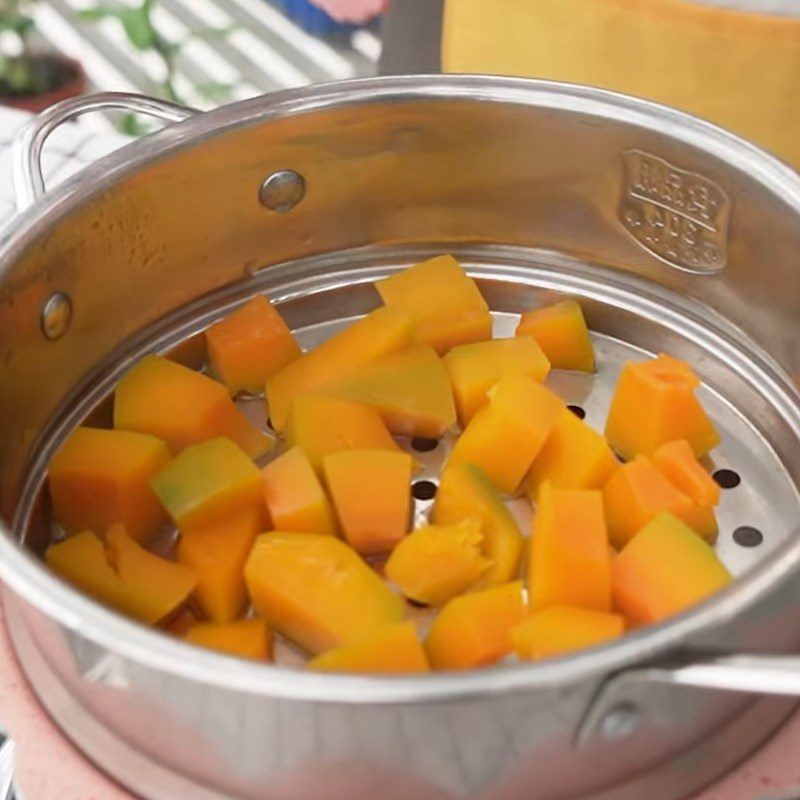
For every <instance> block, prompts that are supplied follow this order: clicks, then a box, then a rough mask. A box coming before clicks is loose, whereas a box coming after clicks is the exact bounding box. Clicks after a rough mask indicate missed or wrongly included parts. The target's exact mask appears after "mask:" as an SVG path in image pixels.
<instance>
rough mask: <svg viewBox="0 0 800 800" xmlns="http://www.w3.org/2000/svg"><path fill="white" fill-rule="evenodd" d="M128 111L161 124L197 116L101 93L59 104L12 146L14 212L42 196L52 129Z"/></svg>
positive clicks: (150, 101)
mask: <svg viewBox="0 0 800 800" xmlns="http://www.w3.org/2000/svg"><path fill="white" fill-rule="evenodd" d="M111 109H113V110H120V111H129V112H132V113H136V114H145V115H146V116H149V117H155V118H156V119H160V120H164V122H169V123H173V122H182V121H183V120H185V119H188V118H189V117H191V116H194V114H196V113H197V112H196V111H194V110H192V109H190V108H186V107H184V106H179V105H176V104H175V103H168V102H166V101H165V100H156V99H154V98H152V97H145V96H144V95H138V94H125V93H122V92H104V93H102V94H93V95H85V96H83V97H74V98H70V99H69V100H63V101H62V102H60V103H56V104H55V105H54V106H51V107H50V108H48V109H46V110H45V111H43V112H42V113H41V114H38V115H37V116H35V117H34V118H33V119H32V120H31V121H30V122H29V123H28V124H27V125H26V126H25V127H24V128H23V129H22V131H21V133H20V134H19V135H18V136H17V138H16V141H15V142H14V151H13V176H14V193H15V195H16V200H17V210H18V211H24V210H25V209H26V208H28V207H29V206H32V205H33V204H34V203H35V202H36V201H37V200H38V199H39V198H40V197H41V196H42V195H43V194H44V193H45V186H44V177H43V175H42V148H43V147H44V144H45V142H46V141H47V139H48V137H49V136H50V134H51V133H53V131H54V130H56V128H58V127H59V126H60V125H63V124H64V123H65V122H69V121H70V120H72V119H75V117H79V116H82V115H83V114H88V113H89V112H90V111H105V110H111Z"/></svg>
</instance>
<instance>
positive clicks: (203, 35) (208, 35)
mask: <svg viewBox="0 0 800 800" xmlns="http://www.w3.org/2000/svg"><path fill="white" fill-rule="evenodd" d="M241 28H242V26H241V25H228V26H226V27H224V28H195V29H194V30H192V31H189V35H188V36H187V37H186V38H187V40H188V39H224V38H225V37H226V36H230V34H232V33H235V32H236V31H238V30H241Z"/></svg>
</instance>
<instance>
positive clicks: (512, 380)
mask: <svg viewBox="0 0 800 800" xmlns="http://www.w3.org/2000/svg"><path fill="white" fill-rule="evenodd" d="M562 408H564V403H563V401H562V400H561V399H560V398H559V397H558V396H557V395H555V394H553V392H551V391H550V390H549V389H546V388H545V387H544V386H542V385H541V384H540V383H537V382H536V381H534V380H531V378H529V377H527V376H526V375H522V374H520V373H517V372H515V373H511V374H509V375H506V376H505V377H504V378H502V379H501V380H500V381H498V382H497V383H496V384H495V385H494V386H493V387H492V388H491V389H490V390H489V402H488V403H487V404H486V405H484V406H483V407H481V408H480V409H479V410H478V412H477V413H476V414H475V416H473V418H472V419H471V420H470V422H469V424H468V425H467V427H466V429H465V430H464V433H462V434H461V437H460V438H459V439H458V441H457V442H456V443H455V446H454V447H453V451H452V453H451V454H450V458H449V460H448V462H447V463H448V465H452V466H455V465H458V464H473V465H475V466H477V467H480V468H481V469H482V470H483V472H484V473H485V474H486V476H487V477H488V478H489V480H490V481H491V482H492V483H493V484H494V485H495V486H496V487H497V488H498V489H499V490H500V491H501V492H505V493H506V494H513V493H514V492H515V491H516V489H517V487H518V486H519V484H520V482H521V481H522V479H523V478H524V477H525V474H526V473H527V472H528V470H529V469H530V467H531V464H532V463H533V461H534V459H535V458H536V456H537V455H538V454H539V451H540V450H541V448H542V445H543V444H544V443H545V441H546V440H547V437H548V436H549V435H550V432H551V431H552V430H553V428H554V427H555V424H556V421H557V420H558V417H559V414H560V413H561V409H562Z"/></svg>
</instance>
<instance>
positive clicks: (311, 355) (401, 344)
mask: <svg viewBox="0 0 800 800" xmlns="http://www.w3.org/2000/svg"><path fill="white" fill-rule="evenodd" d="M410 344H411V320H410V319H409V318H408V316H407V315H406V314H403V313H402V312H400V311H395V310H393V309H390V308H377V309H375V311H372V312H371V313H369V314H367V316H366V317H363V318H362V319H359V320H357V321H356V322H354V323H353V324H352V325H349V326H348V327H347V328H345V329H344V330H343V331H340V332H339V333H337V334H335V335H334V336H332V337H331V338H330V339H328V340H327V341H325V342H323V343H322V344H321V345H319V346H318V347H316V348H314V349H313V350H311V351H309V352H307V353H304V354H303V355H302V356H300V358H298V359H296V360H294V361H292V362H291V363H290V364H288V365H287V366H285V367H284V368H283V369H282V370H280V371H279V372H277V373H275V374H274V375H272V376H271V377H269V378H268V379H267V383H266V395H267V401H268V403H269V415H270V419H271V420H272V425H273V427H274V428H275V430H276V431H279V432H280V433H283V430H284V428H285V427H286V422H287V419H288V417H289V411H290V409H291V407H292V402H293V400H294V399H295V397H297V396H298V395H303V394H313V393H315V392H319V391H320V390H322V389H325V388H327V387H328V386H331V385H333V384H335V383H338V382H339V381H341V380H342V379H343V378H344V377H345V376H347V375H350V374H352V373H353V372H356V371H357V370H358V369H360V368H361V367H364V366H366V365H367V364H371V363H372V362H373V361H377V360H378V359H379V358H383V357H384V356H387V355H389V354H390V353H395V352H397V351H398V350H402V349H403V348H405V347H408V346H409V345H410Z"/></svg>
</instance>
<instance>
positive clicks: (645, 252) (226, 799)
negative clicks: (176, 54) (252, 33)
mask: <svg viewBox="0 0 800 800" xmlns="http://www.w3.org/2000/svg"><path fill="white" fill-rule="evenodd" d="M102 107H122V108H126V109H129V110H138V111H146V112H149V113H153V114H155V115H156V116H160V117H162V118H165V119H167V120H169V121H171V122H173V123H174V124H172V125H169V126H168V127H166V128H165V129H164V130H162V131H161V132H159V133H156V134H153V135H152V136H149V137H147V138H146V139H143V140H141V141H138V142H136V143H134V144H131V145H129V146H127V147H125V148H123V149H122V150H120V151H118V152H117V153H114V154H112V155H110V156H108V157H106V158H104V159H102V160H101V161H99V162H97V163H96V164H95V165H93V166H91V167H89V168H88V169H86V170H85V171H83V172H82V173H80V174H79V175H76V176H75V177H74V178H72V179H71V180H70V181H69V182H68V183H66V184H65V185H63V186H61V187H59V188H58V189H56V190H54V191H52V192H49V193H47V194H44V193H43V189H44V187H43V184H42V180H41V170H40V167H39V157H40V155H41V149H42V145H43V143H44V140H45V139H46V138H47V135H48V134H49V133H50V132H51V131H52V130H53V129H54V128H55V127H57V125H58V124H60V123H62V122H63V121H65V120H66V119H68V118H70V117H72V116H75V115H77V114H80V113H84V112H86V111H89V110H93V109H96V108H102ZM15 168H16V185H17V189H18V192H19V198H20V205H21V207H22V209H23V212H24V213H23V214H22V215H21V216H20V217H19V218H18V219H17V220H16V221H15V223H14V225H13V227H12V228H9V229H7V230H6V231H5V234H4V236H3V239H2V242H0V364H2V375H3V380H2V383H0V440H2V441H3V443H4V445H3V448H2V450H1V451H0V504H1V505H0V511H1V512H2V520H3V530H2V533H1V534H0V577H2V579H3V581H5V584H4V587H3V590H2V591H3V600H4V603H5V608H6V618H7V620H8V625H9V628H10V632H11V635H12V639H13V643H14V646H15V649H16V652H17V654H18V656H19V659H20V662H21V664H22V666H23V668H24V670H25V672H26V674H27V676H28V678H29V680H30V682H31V684H32V685H33V687H34V689H35V690H36V692H37V694H38V696H39V697H40V699H41V701H42V703H43V704H44V706H45V707H46V708H47V709H48V711H49V712H50V713H51V714H52V716H53V717H54V718H55V719H56V721H57V722H58V723H59V724H60V725H61V727H62V728H63V730H64V731H65V733H66V734H67V735H68V736H69V737H70V738H71V739H72V740H73V741H74V742H75V743H76V744H77V745H78V746H79V747H80V748H81V749H82V750H83V751H84V752H86V753H87V754H88V755H89V756H90V757H91V758H93V759H94V760H95V761H96V762H97V763H98V764H99V765H100V766H101V767H103V768H104V769H105V770H107V771H108V772H109V773H110V774H111V775H113V776H114V777H115V778H117V779H118V780H120V781H121V782H122V783H124V784H125V785H127V786H128V787H130V788H131V789H132V790H134V791H135V792H137V793H138V794H139V795H141V796H142V797H145V798H149V799H150V800H184V799H185V798H192V800H295V799H299V798H302V799H303V800H306V799H307V798H311V797H313V798H315V800H320V799H323V800H345V799H346V800H371V798H374V797H376V796H379V795H380V796H381V797H382V798H384V800H410V799H411V798H414V800H439V799H440V798H461V797H480V798H484V799H485V800H490V799H491V800H523V798H525V800H531V798H536V800H567V798H585V799H586V800H589V798H591V800H612V798H613V800H628V799H629V798H630V800H633V799H634V798H636V800H639V799H640V798H642V797H647V798H649V800H677V798H680V797H684V796H686V795H687V794H689V793H690V792H691V791H693V790H694V789H696V788H698V787H700V786H701V785H703V784H705V783H707V782H708V781H710V780H712V779H713V778H715V777H717V776H718V775H720V774H721V773H723V772H724V771H726V770H727V769H729V768H730V767H731V766H732V765H733V764H735V763H736V762H737V761H738V760H740V759H741V758H742V757H744V755H745V754H747V753H748V752H749V751H750V750H752V749H753V748H754V747H756V746H757V745H758V744H759V743H760V742H762V741H763V740H764V738H765V737H766V736H768V735H769V734H770V733H771V732H772V731H773V730H774V729H775V728H776V727H777V726H778V725H779V724H780V722H781V721H782V720H783V719H784V718H785V716H786V715H787V714H788V713H789V712H790V711H791V710H792V708H793V707H794V704H795V702H796V701H795V700H794V699H792V698H793V697H796V696H797V695H798V694H800V659H798V657H796V656H794V655H791V654H792V653H794V652H795V651H796V650H797V648H798V645H800V624H798V623H800V620H799V619H798V611H797V608H796V600H795V598H796V597H797V593H798V590H800V530H798V528H800V525H798V520H800V514H799V513H798V508H800V493H799V492H798V487H799V486H800V446H799V445H800V442H798V440H799V439H800V395H799V394H798V391H797V387H796V383H795V380H796V378H797V376H798V375H800V346H798V332H797V331H798V327H797V323H798V320H800V266H798V257H797V254H798V252H800V177H798V176H797V175H796V174H795V173H794V172H793V171H791V170H790V169H788V168H787V167H785V166H783V165H782V164H781V163H779V162H778V161H776V160H775V159H773V158H772V157H770V156H768V155H766V154H765V153H763V152H761V151H760V150H758V149H757V148H756V147H754V146H752V145H750V144H748V143H747V142H745V141H742V140H740V139H738V138H736V137H734V136H732V135H731V134H728V133H726V132H724V131H722V130H720V129H718V128H715V127H713V126H711V125H709V124H706V123H704V122H701V121H698V120H696V119H694V118H691V117H689V116H686V115H684V114H681V113H679V112H676V111H672V110H669V109H667V108H663V107H660V106H657V105H653V104H650V103H647V102H643V101H638V100H632V99H629V98H626V97H624V96H621V95H616V94H612V93H608V92H603V91H599V90H593V89H587V88H581V87H576V86H569V85H563V84H550V83H544V82H534V81H524V80H514V79H500V78H482V77H469V76H459V77H455V76H444V77H443V76H437V77H432V76H429V77H414V78H391V79H375V80H367V81H357V82H350V83H343V84H334V85H330V86H322V87H320V86H317V87H311V88H305V89H301V90H297V91H290V92H285V93H281V94H276V95H272V96H270V97H266V98H261V99H257V100H252V101H247V102H244V103H239V104H236V105H233V106H228V107H225V108H221V109H218V110H217V111H213V112H210V113H207V114H194V113H192V112H190V111H188V110H186V109H180V108H177V107H174V106H169V105H166V104H163V103H161V102H158V101H153V100H147V99H144V98H135V97H130V96H122V95H101V96H97V97H94V98H91V97H90V98H81V99H78V100H72V101H67V102H66V103H64V104H61V105H59V106H56V107H55V108H54V109H52V110H50V111H48V112H45V113H44V114H43V115H42V116H40V117H39V118H37V119H36V120H34V121H33V122H32V123H31V124H30V126H29V127H28V129H27V130H26V132H25V133H24V134H23V136H22V138H21V140H20V142H19V146H18V150H17V154H16V165H15ZM443 250H444V251H449V252H453V253H455V254H456V255H457V256H458V257H459V258H461V260H462V261H463V263H464V264H465V265H466V266H467V268H468V269H469V270H470V272H471V273H472V274H473V275H475V277H476V278H477V279H478V281H479V284H480V286H481V289H482V291H483V292H484V294H485V296H486V298H487V300H488V302H489V305H490V306H491V308H492V310H493V312H494V314H495V318H496V325H497V329H498V331H500V332H504V331H509V330H511V326H513V323H514V320H515V319H516V315H517V314H518V313H519V312H520V311H521V310H523V309H524V308H526V307H530V306H531V305H532V304H534V303H536V302H539V301H541V300H545V299H549V298H551V297H554V296H558V295H560V294H565V295H570V296H575V297H579V298H580V299H581V301H582V302H583V304H584V306H585V308H586V311H587V316H588V318H589V321H590V325H591V327H592V329H593V331H594V332H595V340H596V345H597V350H598V353H599V361H600V371H599V374H598V376H597V378H596V385H595V386H594V387H593V390H592V393H591V396H589V394H588V390H589V388H590V387H589V386H588V385H586V383H585V382H584V383H582V382H581V381H580V380H578V379H573V378H565V379H564V381H563V383H562V385H561V386H560V387H559V388H560V390H561V391H562V393H563V394H564V395H565V396H566V397H568V399H569V400H570V402H580V403H583V404H584V405H585V406H586V410H587V413H588V415H589V419H590V420H593V421H595V422H596V423H599V422H600V420H601V416H600V415H601V413H602V408H603V406H604V405H605V404H606V403H607V399H608V394H609V393H610V391H611V390H612V388H613V384H614V381H615V378H616V374H617V371H618V369H619V367H620V365H621V363H622V362H623V361H624V360H625V359H627V358H631V357H636V356H637V355H641V354H642V353H645V352H658V351H660V350H667V351H669V352H672V353H673V354H675V355H678V356H682V357H686V358H688V359H690V360H691V361H692V363H693V364H694V365H696V367H697V369H698V371H699V373H700V374H701V376H702V378H703V381H704V385H703V388H702V392H703V395H704V401H705V402H706V403H708V404H709V407H710V408H711V409H712V413H713V415H714V417H715V419H716V420H718V421H719V424H720V427H721V428H722V432H723V436H724V440H725V441H724V443H723V445H722V447H721V448H720V449H719V452H718V453H717V454H715V467H726V468H729V469H732V470H736V471H737V473H738V474H739V475H740V476H741V479H742V481H741V485H740V486H739V487H737V489H736V490H735V491H731V493H730V494H726V497H725V500H724V502H723V507H722V511H721V514H720V520H721V523H722V535H721V537H720V542H719V545H718V549H719V552H720V555H721V557H722V558H723V559H724V560H725V562H726V563H727V564H728V565H729V567H730V568H731V569H732V570H733V571H734V573H735V574H736V575H737V580H736V581H735V582H734V585H733V586H732V587H731V588H730V589H729V590H727V591H726V592H724V593H722V594H720V595H719V596H716V597H714V598H712V599H711V600H710V601H709V602H707V603H706V604H704V605H702V606H700V607H698V608H696V609H693V610H691V611H690V612H689V613H687V614H684V615H682V616H680V617H678V618H676V619H674V620H671V621H669V622H668V623H665V624H663V625H659V626H656V627H653V628H648V629H645V630H641V631H639V632H637V633H635V634H631V635H629V636H626V637H625V638H624V639H622V640H621V641H619V642H618V643H615V644H613V645H610V646H605V647H601V648H597V649H594V650H590V651H586V652H584V653H580V654H577V655H575V656H573V657H570V658H564V659H559V660H555V661H550V662H544V663H541V664H537V665H520V664H506V665H502V666H499V667H497V668H494V669H488V670H479V671H475V672H469V673H463V674H462V673H452V674H439V675H432V676H430V677H414V678H364V677H350V676H340V675H316V674H310V673H305V672H302V671H297V670H292V669H289V668H287V667H285V666H269V665H257V664H249V663H245V662H243V661H237V660H234V659H231V658H227V657H225V656H222V655H217V654H214V653H210V652H205V651H200V650H197V649H195V648H192V647H189V646H187V645H185V644H183V643H181V642H178V641H175V640H173V639H170V638H168V637H166V636H164V635H162V634H160V633H158V632H155V631H149V630H145V629H144V628H142V627H140V626H138V625H136V624H133V623H131V622H129V621H127V620H125V619H123V618H121V617H119V616H117V615H115V614H114V613H112V612H110V611H108V610H106V609H104V608H101V607H100V606H98V605H96V604H95V603H93V602H91V601H90V600H88V599H87V598H85V597H83V596H81V595H80V594H78V593H76V592H75V591H73V590H72V589H70V588H69V587H67V586H65V585H64V584H62V583H61V582H60V581H59V580H57V579H56V578H55V577H54V576H52V575H51V574H49V573H48V572H47V570H46V569H45V568H44V566H43V564H42V563H41V560H40V555H41V552H42V550H43V548H44V547H45V545H46V543H47V537H48V535H49V534H48V531H49V528H48V525H47V521H46V514H47V509H46V506H45V504H44V502H43V500H42V493H41V491H40V488H41V484H42V480H43V472H44V465H45V464H46V462H47V458H48V457H49V455H50V454H51V453H52V452H53V450H54V448H55V447H57V445H58V442H59V441H60V440H61V439H62V438H63V436H64V434H65V432H67V431H68V430H69V429H70V428H71V427H72V426H74V425H75V424H77V423H78V422H79V421H80V420H82V419H84V418H85V417H86V415H87V413H89V412H90V411H91V410H92V409H94V411H92V413H93V414H94V415H95V417H94V419H95V420H97V419H100V418H102V415H103V413H104V407H103V405H102V403H100V405H99V406H98V402H99V401H100V400H101V399H102V398H103V397H104V396H106V395H107V393H108V391H109V388H110V387H111V386H112V385H113V382H114V380H115V379H116V378H117V377H118V376H119V374H120V373H121V372H122V371H123V370H124V369H125V368H126V367H127V366H129V365H130V363H131V361H132V359H134V358H136V357H138V356H140V355H141V354H142V353H143V352H147V351H154V350H155V351H168V350H172V352H175V353H177V354H179V355H181V356H182V357H187V354H188V353H190V352H191V349H192V347H191V346H192V343H193V342H194V341H195V340H194V339H192V336H193V335H194V334H196V333H197V332H198V331H200V330H202V328H203V327H204V326H205V325H206V324H208V322H209V321H211V320H213V319H215V318H216V317H218V316H220V315H222V314H224V313H225V312H226V311H227V310H229V309H230V308H232V307H234V306H235V305H236V304H238V303H241V302H243V301H244V300H246V299H247V298H248V297H250V296H252V295H253V294H254V293H256V292H262V291H263V292H267V293H268V294H269V295H270V296H271V297H272V298H273V299H274V300H275V301H276V302H277V303H278V304H279V307H280V310H281V312H282V313H283V314H284V315H285V316H286V318H287V320H288V321H289V323H290V325H291V326H292V327H293V328H294V329H295V330H296V331H297V332H298V335H299V336H300V338H301V340H302V341H303V342H304V343H305V344H307V345H308V344H313V343H314V342H315V341H317V340H318V339H320V338H322V337H324V336H327V335H329V333H330V332H331V331H332V330H335V329H336V327H337V326H339V325H341V324H342V323H343V322H344V321H347V320H348V319H352V318H353V317H355V316H358V315H360V314H362V313H365V312H366V311H367V310H369V309H370V308H371V307H373V306H374V305H376V304H377V297H376V295H375V293H374V291H373V289H372V288H371V286H370V282H371V281H372V280H374V279H375V278H376V277H379V276H382V275H385V274H388V273H389V272H391V271H392V270H395V269H398V268H400V267H402V266H405V265H407V264H409V263H411V262H413V261H415V260H417V259H419V258H421V257H423V256H426V255H430V254H433V253H436V252H441V251H443ZM181 343H184V344H181ZM176 346H177V348H178V349H177V350H175V348H176ZM424 466H425V469H427V470H429V471H430V473H431V475H433V474H434V473H435V469H436V466H437V465H436V462H435V458H434V460H432V461H429V462H425V464H424ZM424 511H425V508H424V507H420V508H418V512H419V513H420V514H422V513H424ZM740 525H749V526H752V527H757V528H758V529H759V530H760V531H761V533H762V535H763V541H762V543H761V544H760V545H759V546H758V547H753V548H746V547H741V546H740V545H738V544H737V543H736V541H735V540H734V538H733V537H732V535H731V534H732V531H733V530H734V529H735V528H736V527H738V526H740ZM679 579H680V576H676V580H679Z"/></svg>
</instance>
